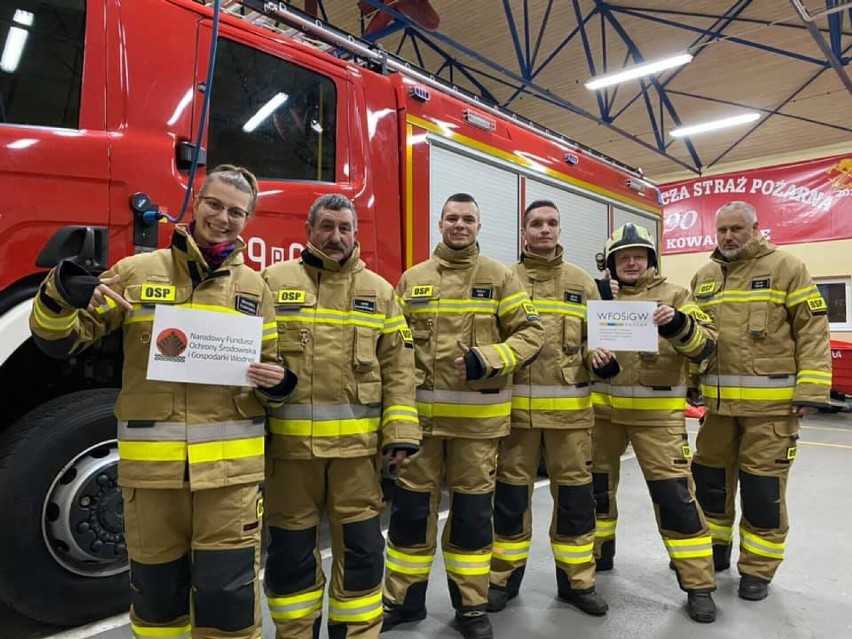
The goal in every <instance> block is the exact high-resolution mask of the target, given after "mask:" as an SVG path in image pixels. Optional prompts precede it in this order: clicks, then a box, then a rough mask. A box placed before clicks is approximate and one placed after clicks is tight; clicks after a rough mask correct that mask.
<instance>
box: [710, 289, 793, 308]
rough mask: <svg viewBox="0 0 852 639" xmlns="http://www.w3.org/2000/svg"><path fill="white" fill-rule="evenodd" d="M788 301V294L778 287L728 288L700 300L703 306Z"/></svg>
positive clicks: (781, 302)
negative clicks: (745, 289) (744, 289)
mask: <svg viewBox="0 0 852 639" xmlns="http://www.w3.org/2000/svg"><path fill="white" fill-rule="evenodd" d="M786 301H787V294H786V293H785V292H784V291H779V290H776V289H755V290H753V291H751V290H749V291H743V290H735V289H731V290H726V291H722V292H720V293H719V294H718V295H715V296H713V297H711V298H709V299H707V300H699V301H698V305H699V306H700V307H701V308H706V307H708V306H718V305H719V304H748V303H750V302H773V303H775V304H780V305H783V304H785V303H786Z"/></svg>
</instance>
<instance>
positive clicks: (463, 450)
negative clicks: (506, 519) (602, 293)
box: [383, 193, 543, 639]
mask: <svg viewBox="0 0 852 639" xmlns="http://www.w3.org/2000/svg"><path fill="white" fill-rule="evenodd" d="M480 228H481V225H480V221H479V207H478V206H477V204H476V202H475V201H474V199H473V198H472V197H471V196H470V195H467V194H465V193H459V194H456V195H453V196H451V197H450V198H449V199H448V200H447V202H446V203H445V204H444V206H443V208H442V210H441V219H440V222H439V230H440V232H441V235H442V237H443V242H441V243H439V244H438V246H437V247H436V248H435V251H434V253H433V254H432V258H431V259H429V260H428V261H426V262H423V263H421V264H418V265H416V266H414V267H413V268H411V269H409V270H408V271H406V272H405V273H404V274H403V276H402V279H401V280H400V283H399V286H398V287H397V290H398V292H399V293H400V295H402V297H403V299H404V312H405V315H406V318H407V319H408V321H409V325H410V326H411V330H412V333H413V337H414V353H415V357H416V364H417V382H418V388H417V410H418V413H419V414H420V423H421V425H422V426H423V435H424V438H423V445H422V448H421V451H420V453H419V454H418V455H417V456H416V457H414V458H412V459H411V460H410V461H408V462H407V463H406V464H405V465H403V466H402V468H401V470H400V472H399V477H398V479H397V483H396V492H395V496H394V500H393V504H392V507H391V519H390V528H389V530H388V542H389V543H388V551H387V575H386V578H385V618H384V626H383V629H384V630H388V629H390V628H393V627H394V626H396V625H398V624H400V623H403V622H406V621H414V620H417V619H422V618H423V617H425V615H426V586H427V582H428V579H429V571H430V568H431V566H432V561H433V559H434V556H435V551H436V545H437V542H436V536H437V520H438V503H439V501H440V497H441V486H442V484H443V483H444V482H446V484H447V486H448V488H449V491H450V500H451V503H450V514H449V519H448V520H447V524H446V525H445V526H444V532H443V540H442V548H443V554H444V565H445V567H446V570H447V578H448V582H449V589H450V598H451V601H452V605H453V607H454V608H455V609H456V621H457V624H458V628H459V630H460V631H461V633H462V634H463V635H464V636H465V637H468V638H477V639H488V638H490V637H492V636H493V632H492V629H491V623H490V622H489V620H488V617H487V615H486V612H485V606H486V599H487V594H488V574H489V571H490V565H491V541H492V528H491V527H492V524H491V511H492V505H491V502H492V497H493V493H494V476H495V471H496V464H497V447H498V443H499V438H501V437H505V436H506V435H507V434H508V433H509V416H510V413H511V410H512V398H511V377H512V374H513V373H514V372H515V371H516V370H518V369H519V368H520V367H522V366H523V365H524V364H525V363H526V362H528V361H529V360H530V359H531V358H533V357H534V356H535V355H536V354H537V353H538V351H539V349H540V348H541V345H542V339H543V329H542V327H541V322H540V320H539V316H538V313H537V312H536V309H535V307H534V306H533V305H532V303H531V302H530V299H529V296H528V295H527V293H526V291H525V290H524V288H523V286H522V285H521V283H520V282H519V281H518V279H517V277H516V276H515V275H514V274H513V273H512V272H511V271H510V270H509V269H508V268H506V267H505V266H503V265H501V264H499V263H497V262H495V261H494V260H491V259H489V258H487V257H484V256H482V255H480V254H479V245H478V244H477V242H476V237H477V235H478V233H479V229H480Z"/></svg>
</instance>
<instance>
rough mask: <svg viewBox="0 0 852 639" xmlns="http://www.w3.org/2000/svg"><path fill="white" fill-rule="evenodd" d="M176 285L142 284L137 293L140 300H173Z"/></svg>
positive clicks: (175, 296)
mask: <svg viewBox="0 0 852 639" xmlns="http://www.w3.org/2000/svg"><path fill="white" fill-rule="evenodd" d="M176 299H177V287H175V286H174V285H172V284H143V286H142V290H141V291H140V293H139V301H140V302H174V301H175V300H176Z"/></svg>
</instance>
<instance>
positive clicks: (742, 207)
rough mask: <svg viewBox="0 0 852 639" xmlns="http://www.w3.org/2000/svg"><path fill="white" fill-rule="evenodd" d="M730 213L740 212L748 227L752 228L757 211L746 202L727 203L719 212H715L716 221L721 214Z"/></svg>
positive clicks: (755, 220)
mask: <svg viewBox="0 0 852 639" xmlns="http://www.w3.org/2000/svg"><path fill="white" fill-rule="evenodd" d="M731 211H742V213H743V215H745V219H746V223H747V224H748V226H754V223H755V222H757V209H755V208H754V207H753V206H752V205H751V204H749V203H748V202H742V201H740V200H734V201H733V202H728V203H727V204H725V205H723V206H722V207H720V208H719V210H718V211H716V219H719V216H720V215H722V214H723V213H730V212H731Z"/></svg>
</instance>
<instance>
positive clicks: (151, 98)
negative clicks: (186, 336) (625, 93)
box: [0, 0, 661, 624]
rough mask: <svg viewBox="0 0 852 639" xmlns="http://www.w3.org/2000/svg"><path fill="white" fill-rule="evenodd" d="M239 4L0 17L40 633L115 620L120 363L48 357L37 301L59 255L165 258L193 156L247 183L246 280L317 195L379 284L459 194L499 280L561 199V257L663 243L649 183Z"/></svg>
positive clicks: (422, 249)
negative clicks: (345, 224)
mask: <svg viewBox="0 0 852 639" xmlns="http://www.w3.org/2000/svg"><path fill="white" fill-rule="evenodd" d="M209 4H212V3H209ZM228 4H231V5H233V4H237V3H233V2H232V3H228ZM241 4H243V5H246V6H245V7H242V8H240V7H233V8H232V10H233V12H234V13H235V15H223V14H219V15H221V19H220V20H219V21H218V24H217V21H216V20H215V19H214V13H213V11H212V9H211V8H210V7H208V6H205V4H204V3H202V2H194V1H191V0H133V2H126V1H125V2H123V1H121V0H38V1H36V0H0V50H1V51H2V60H0V194H2V197H0V388H2V389H3V396H4V397H6V400H5V401H4V402H3V403H4V406H5V407H6V408H5V410H6V416H5V418H4V419H3V422H2V425H0V513H2V517H3V525H2V526H0V598H2V599H3V600H4V601H5V602H6V603H8V604H9V605H11V606H12V607H14V608H15V609H17V610H19V611H21V612H22V613H24V614H26V615H29V616H31V617H33V618H36V619H40V620H42V621H46V622H51V623H57V624H78V623H83V622H86V621H89V620H92V619H95V618H99V617H103V616H106V615H108V614H113V613H115V612H118V611H121V610H126V606H127V573H126V570H127V569H126V560H125V548H124V544H123V537H122V505H121V497H120V492H119V488H118V486H117V485H116V461H117V456H118V454H117V447H116V442H115V428H116V425H115V418H114V416H113V413H112V406H113V402H114V400H115V397H116V394H117V388H118V387H119V385H120V381H121V380H120V375H121V360H122V354H121V349H120V342H119V341H118V340H117V339H108V340H106V341H104V342H103V343H102V344H100V345H99V346H97V347H95V348H91V349H89V350H88V351H86V352H85V353H83V354H81V355H80V356H77V357H74V358H71V359H69V360H67V361H56V360H51V359H48V358H46V357H45V356H44V355H43V354H42V353H41V352H40V351H39V350H38V349H37V348H35V347H34V345H33V343H32V341H31V339H30V332H29V329H28V325H27V318H28V316H29V313H30V308H31V302H32V298H33V296H34V294H35V293H36V291H37V288H38V286H39V284H40V283H41V281H42V279H43V278H44V275H45V273H46V272H47V269H49V268H50V267H52V266H53V265H55V264H56V263H57V261H58V260H61V259H72V260H75V261H76V262H78V263H79V264H81V265H82V266H84V267H86V268H87V269H89V270H90V271H92V272H98V271H101V270H104V269H106V268H107V267H108V266H109V265H110V264H112V263H114V262H115V261H116V260H118V259H120V258H122V257H124V256H126V255H130V254H133V253H135V252H140V251H149V250H152V249H154V248H156V247H158V246H164V245H166V244H167V242H168V239H169V237H170V234H171V227H170V225H169V224H163V223H159V224H158V223H154V224H151V223H150V220H149V216H147V215H144V212H145V211H146V210H149V211H151V210H155V209H156V210H158V211H160V212H163V213H166V214H168V215H170V216H176V215H177V214H178V213H179V210H180V209H181V203H182V201H183V199H184V196H185V194H186V192H187V189H188V188H189V170H190V168H191V164H192V160H193V156H194V155H196V151H197V156H198V162H197V163H196V166H200V171H198V173H197V176H196V177H203V169H204V166H214V165H216V164H219V163H223V162H228V163H235V164H241V165H245V166H247V167H249V168H251V169H252V170H253V171H254V172H255V173H256V174H257V175H258V177H259V178H260V190H261V192H260V199H259V205H258V211H257V216H256V219H255V220H253V221H252V223H251V225H250V226H249V229H248V231H249V236H248V237H247V238H246V239H247V241H248V250H247V260H248V262H249V264H251V265H253V266H254V267H256V268H262V267H264V266H266V265H269V264H272V263H273V262H277V261H279V260H283V259H288V258H293V257H296V256H298V255H299V252H300V250H301V249H302V247H303V244H302V243H303V242H304V241H305V239H304V220H305V215H306V211H307V209H308V207H309V205H310V203H311V202H312V201H313V200H314V199H315V198H316V197H318V196H319V195H322V194H324V193H329V192H339V193H343V194H345V195H346V196H348V197H349V198H351V199H352V200H353V202H354V203H355V205H356V207H357V210H358V218H359V221H360V225H359V227H360V228H359V239H360V242H361V247H362V253H361V254H362V256H363V257H364V258H365V260H366V261H367V263H368V265H369V266H370V267H371V268H373V269H376V270H377V271H378V272H380V273H381V274H382V275H384V276H385V277H386V278H387V279H389V280H390V281H392V282H395V281H396V280H397V278H398V277H399V275H400V273H401V272H402V270H403V269H405V268H406V267H408V266H409V265H411V264H413V263H415V262H417V261H420V260H423V259H425V258H426V257H427V256H428V255H429V253H430V250H431V247H432V246H433V245H434V244H435V242H436V241H437V237H438V235H437V218H438V215H439V212H440V206H441V203H442V202H443V201H444V200H445V199H446V197H447V196H448V195H449V194H451V193H454V192H457V191H465V192H468V193H471V194H473V195H474V196H475V197H476V198H477V200H478V201H479V203H480V206H481V210H482V216H483V221H482V226H483V228H482V234H481V236H480V241H481V242H480V243H481V248H482V250H483V252H484V253H485V254H488V255H490V256H492V257H495V258H497V259H500V260H502V261H504V262H506V263H510V262H512V261H514V260H515V259H516V258H517V255H518V250H519V232H518V227H519V213H518V212H519V210H522V209H523V207H524V205H525V203H528V202H530V201H532V200H534V199H540V198H546V199H550V200H553V201H554V202H556V203H557V205H558V206H559V208H560V210H561V211H562V215H563V226H564V229H565V231H564V234H563V243H564V244H565V245H566V249H567V256H566V257H567V259H569V260H571V261H573V262H575V263H578V264H580V265H581V266H583V267H585V268H586V269H587V270H589V271H590V272H593V271H594V269H595V261H594V254H595V253H596V252H597V251H599V250H600V249H601V247H602V246H603V243H604V240H605V238H606V236H607V234H608V233H609V232H610V229H612V228H613V227H614V226H617V225H620V224H623V223H624V222H627V221H633V222H636V223H637V224H642V225H644V226H646V227H647V228H649V229H650V230H651V231H652V232H653V233H654V234H655V236H659V219H660V214H661V206H660V204H659V195H658V191H657V189H656V188H655V187H654V186H653V185H651V184H650V183H648V182H647V181H645V180H643V179H642V176H641V174H640V173H639V172H637V171H634V170H632V169H630V168H629V167H626V166H623V165H621V164H619V163H618V162H616V161H614V160H611V159H609V158H606V157H604V156H602V155H600V154H597V153H595V152H593V151H592V150H591V149H588V148H585V147H583V146H581V145H579V144H577V143H575V142H572V141H570V140H568V139H565V138H562V137H560V136H558V135H555V134H553V133H551V132H548V131H546V130H545V129H543V128H541V127H537V126H536V125H534V124H532V123H529V122H525V121H524V120H522V119H521V118H518V117H516V116H513V115H511V114H508V113H506V112H503V111H502V110H500V109H497V108H493V107H490V106H486V105H484V104H481V103H480V102H479V101H478V100H477V99H475V98H473V97H470V96H468V95H467V94H466V93H465V92H464V91H462V90H460V89H457V88H455V87H453V86H450V85H446V84H443V83H442V82H440V81H438V80H436V79H434V78H432V77H431V76H430V75H428V74H427V73H425V72H423V71H419V70H416V69H412V68H409V67H408V66H407V65H406V64H405V63H404V62H403V61H402V60H399V59H397V58H395V57H394V56H390V55H388V54H386V53H384V52H383V51H382V50H380V49H378V48H373V47H372V46H371V45H370V44H369V43H367V42H363V41H361V40H358V39H357V38H351V37H350V36H347V34H345V33H342V32H340V31H337V30H336V29H334V28H332V27H330V26H328V25H325V24H322V23H319V22H317V21H315V20H313V19H310V18H309V17H307V16H304V15H301V14H299V13H298V12H296V11H294V10H292V9H291V8H290V7H288V6H286V5H284V3H274V2H273V3H271V2H258V1H257V0H244V2H243V3H241ZM249 9H251V10H249ZM236 14H245V15H236ZM214 29H215V30H217V31H218V37H217V38H216V39H215V40H214V39H213V38H212V34H213V31H214ZM303 33H307V35H308V36H309V37H297V36H298V35H299V34H303ZM214 42H215V43H216V49H215V52H216V54H215V57H214V56H211V49H212V48H213V46H212V45H213V43H214ZM319 43H321V44H319ZM211 60H212V61H214V64H213V65H212V68H213V71H212V74H210V76H209V77H210V78H212V80H213V82H212V86H208V83H209V79H208V74H209V72H210V67H211V64H210V61H211ZM208 95H209V121H208V122H207V125H206V127H203V128H202V127H201V125H202V119H203V118H202V117H201V115H202V111H203V107H204V104H205V97H207V96H208ZM199 130H201V132H202V136H201V137H198V134H199ZM197 139H199V140H201V146H200V148H198V149H196V148H195V145H196V140H197Z"/></svg>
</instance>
